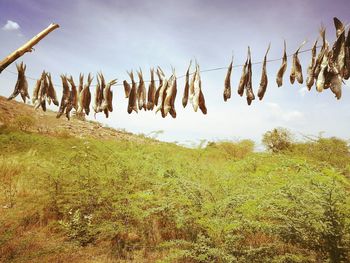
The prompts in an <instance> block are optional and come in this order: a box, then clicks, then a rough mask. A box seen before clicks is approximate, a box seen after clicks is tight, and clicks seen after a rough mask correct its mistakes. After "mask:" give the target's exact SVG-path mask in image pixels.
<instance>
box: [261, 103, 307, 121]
mask: <svg viewBox="0 0 350 263" xmlns="http://www.w3.org/2000/svg"><path fill="white" fill-rule="evenodd" d="M266 105H267V107H268V108H270V110H271V111H272V113H271V114H272V116H273V117H274V118H275V119H280V120H282V121H285V122H291V121H298V120H301V119H303V118H304V114H303V113H302V112H300V111H298V110H284V109H282V108H281V106H280V105H279V104H277V103H274V102H268V103H266Z"/></svg>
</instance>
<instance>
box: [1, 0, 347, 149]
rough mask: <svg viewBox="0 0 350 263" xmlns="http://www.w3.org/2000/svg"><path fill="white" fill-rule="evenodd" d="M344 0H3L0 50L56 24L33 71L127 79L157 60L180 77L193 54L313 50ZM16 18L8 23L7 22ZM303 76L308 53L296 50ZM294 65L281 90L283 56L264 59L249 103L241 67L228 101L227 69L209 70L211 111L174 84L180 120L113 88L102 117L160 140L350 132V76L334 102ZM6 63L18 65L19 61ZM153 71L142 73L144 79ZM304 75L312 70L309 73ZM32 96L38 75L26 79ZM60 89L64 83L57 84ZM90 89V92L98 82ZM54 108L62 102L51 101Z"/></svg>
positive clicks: (224, 59)
mask: <svg viewBox="0 0 350 263" xmlns="http://www.w3.org/2000/svg"><path fill="white" fill-rule="evenodd" d="M349 14H350V5H349V2H348V1H347V0H335V1H324V0H307V1H305V0H293V1H289V0H285V1H277V0H267V1H258V0H256V1H253V0H250V1H209V0H202V1H200V0H189V1H161V0H157V1H135V0H132V1H127V0H125V1H124V0H123V1H111V0H110V1H98V0H86V1H83V0H77V1H66V0H64V1H44V0H38V1H34V0H0V40H1V49H0V57H1V58H3V57H5V56H6V55H8V54H9V53H10V52H12V51H13V50H14V49H16V48H17V47H19V46H20V45H22V44H23V43H24V42H25V41H27V40H28V39H30V38H31V37H32V36H33V35H35V34H36V33H38V32H40V31H41V30H42V29H43V28H45V27H46V26H48V25H49V24H50V23H52V22H55V23H58V24H59V25H60V28H59V29H58V30H56V31H54V32H53V33H51V34H50V35H49V36H48V37H47V38H46V39H44V40H43V41H42V42H40V43H39V44H38V45H37V46H36V47H35V52H33V53H30V54H26V55H25V56H24V57H23V58H22V59H20V60H19V61H21V60H23V61H24V62H25V63H26V64H27V75H28V76H31V77H35V78H37V77H39V76H40V73H41V71H42V70H43V69H45V70H47V71H49V72H51V73H52V75H53V79H54V82H55V83H60V79H59V75H60V74H61V73H67V74H72V75H73V76H74V77H75V78H77V77H78V75H79V73H80V72H83V73H85V74H87V73H89V72H92V73H96V72H97V71H100V70H102V71H103V72H104V74H105V76H106V78H107V79H111V78H118V80H119V81H118V83H122V81H123V80H124V79H127V73H126V70H130V69H134V70H136V69H138V68H139V67H141V68H142V70H143V72H144V73H146V72H147V73H148V69H149V68H150V67H154V66H157V65H159V66H161V67H162V68H163V69H164V71H165V73H166V74H167V75H170V73H171V65H172V66H174V67H175V68H176V72H177V74H178V75H183V74H184V73H185V71H186V69H187V67H188V63H189V60H190V59H192V58H194V57H195V58H196V59H197V60H198V61H199V64H200V66H201V69H209V68H215V67H222V66H227V65H228V64H229V62H230V58H231V53H232V51H233V52H234V64H242V63H243V62H244V61H245V57H246V52H247V46H248V45H250V46H251V49H252V58H253V62H254V61H261V60H262V59H263V56H264V53H265V51H266V48H267V46H268V44H269V43H270V42H271V50H270V53H269V56H268V58H270V59H273V58H279V57H281V56H282V52H283V40H284V39H286V41H287V52H288V54H290V53H293V52H294V51H295V49H296V48H297V47H298V45H300V43H301V42H302V41H303V40H307V41H308V42H307V44H306V45H305V47H304V48H310V47H311V46H312V44H313V42H314V41H315V39H316V38H317V37H318V30H319V28H320V25H321V24H323V25H325V26H326V27H327V39H328V40H329V41H331V42H332V41H333V40H334V38H335V32H334V27H333V17H334V16H336V17H338V18H340V19H341V20H342V21H343V22H344V23H345V24H348V23H349V22H350V17H349ZM8 20H10V21H13V22H15V23H17V25H18V27H17V26H16V25H15V26H14V24H12V25H11V26H10V28H8V27H7V28H6V27H5V25H6V24H7V21H8ZM300 60H301V63H302V65H303V73H304V76H306V68H307V65H308V63H309V60H310V53H309V52H308V53H303V54H300ZM290 62H291V59H289V61H288V69H287V72H286V75H285V77H284V85H283V86H282V87H281V88H277V86H276V82H275V77H276V72H277V70H278V68H279V66H280V62H279V61H278V62H272V63H268V65H267V72H268V77H269V85H268V89H267V92H266V95H265V98H264V100H263V101H258V100H255V101H253V103H252V106H248V105H247V104H246V100H245V98H241V97H239V96H238V95H237V92H236V90H237V85H238V82H239V78H240V74H241V68H234V69H233V72H232V93H233V97H232V98H231V99H230V100H229V101H228V102H224V101H223V98H222V92H223V82H224V78H225V74H226V71H225V70H221V71H213V72H207V73H203V74H202V75H201V77H202V89H203V93H204V96H205V98H206V102H207V108H208V115H206V116H204V115H202V114H201V113H200V112H197V113H194V112H193V110H192V108H190V107H187V108H186V109H183V108H182V105H181V97H182V93H183V87H184V82H183V79H181V80H179V81H178V97H177V100H176V110H177V113H178V114H177V116H178V117H177V118H176V119H175V120H174V119H172V118H170V117H169V118H166V119H163V118H161V116H160V115H159V114H157V115H156V114H155V113H154V112H141V113H139V114H131V115H129V114H127V112H126V108H127V100H126V99H124V94H123V90H122V87H120V86H117V87H114V112H113V113H112V115H111V116H110V118H109V119H105V118H104V115H102V114H101V115H98V117H97V120H98V121H101V122H102V123H105V124H106V125H109V126H112V127H115V128H124V129H126V130H128V131H131V132H134V133H144V134H149V133H150V132H152V131H156V130H164V133H163V134H162V135H160V137H159V139H161V140H165V141H178V142H181V143H188V141H196V140H200V139H207V140H222V139H242V138H249V139H253V140H255V141H257V142H259V141H260V139H261V135H262V134H263V133H264V132H265V131H267V130H269V129H272V128H274V127H278V126H282V127H286V128H289V129H290V130H292V131H293V132H295V133H296V134H318V133H319V132H321V131H322V132H325V135H326V136H339V137H342V138H346V139H348V138H349V131H350V122H349V120H350V87H349V86H350V83H349V82H347V83H346V84H347V85H348V87H345V86H344V87H343V95H342V99H341V100H340V101H337V100H336V99H335V98H334V96H333V94H332V93H331V92H330V91H329V90H326V91H325V92H323V93H317V92H316V90H315V88H313V90H312V91H311V92H305V85H299V84H294V85H291V84H290V83H289V73H290ZM8 70H10V71H16V69H15V65H14V64H13V65H11V66H10V67H9V68H8ZM260 76H261V65H256V66H254V67H253V87H254V91H255V93H256V92H257V89H258V87H259V81H260ZM148 78H149V76H148V74H146V76H145V79H148ZM305 78H306V77H305ZM28 81H29V85H30V93H31V92H32V89H33V86H34V84H35V83H34V81H32V80H28ZM15 82H16V75H13V74H11V73H9V72H8V71H4V72H3V73H2V74H1V75H0V87H1V88H0V90H1V91H0V95H3V96H8V95H9V94H10V93H11V91H12V90H13V87H14V85H15ZM56 89H57V92H58V94H59V95H61V88H60V87H56ZM92 91H93V89H92ZM53 109H54V110H57V109H56V108H53Z"/></svg>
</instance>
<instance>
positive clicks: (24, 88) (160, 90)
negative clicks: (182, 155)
mask: <svg viewBox="0 0 350 263" xmlns="http://www.w3.org/2000/svg"><path fill="white" fill-rule="evenodd" d="M334 25H335V28H336V41H335V42H334V44H333V45H332V47H331V46H330V44H329V43H328V41H327V40H326V30H325V29H324V28H322V29H321V30H320V35H321V39H322V46H321V49H320V51H319V53H318V54H317V43H318V40H316V41H315V42H314V44H313V47H312V50H311V61H310V63H309V65H308V68H307V78H306V86H307V87H308V89H309V90H311V88H312V86H314V85H315V86H316V90H317V91H318V92H322V91H323V90H324V89H328V88H330V89H331V91H332V92H333V93H334V94H335V96H336V98H337V99H340V98H341V88H342V82H343V79H346V80H347V79H349V77H350V30H349V31H348V34H347V36H346V35H345V27H344V25H343V23H342V22H341V21H340V20H339V19H337V18H334ZM304 44H305V41H304V42H303V43H302V44H301V45H300V46H299V47H298V49H297V50H296V51H295V52H294V54H293V55H292V56H293V57H292V66H291V72H290V76H289V80H290V83H291V84H294V83H295V80H296V81H297V82H298V83H300V84H302V83H303V82H304V77H303V72H302V66H301V63H300V61H299V57H298V54H299V51H300V49H301V48H302V47H303V46H304ZM269 50H270V44H269V46H268V48H267V51H266V53H265V56H264V60H263V62H262V74H261V79H260V84H259V88H258V93H257V96H258V98H259V99H260V100H262V99H263V97H264V95H265V93H266V89H267V86H268V77H267V70H266V64H267V55H268V53H269ZM16 67H17V71H18V77H17V82H16V85H15V88H14V91H13V93H12V94H11V96H10V97H9V98H8V99H13V98H15V97H16V96H18V95H19V94H20V95H21V97H22V99H23V101H24V102H26V99H27V98H28V99H29V98H30V97H29V93H28V82H27V80H26V76H25V70H26V66H25V65H24V64H23V62H22V63H20V64H17V65H16ZM191 67H192V61H190V64H189V66H188V69H187V71H186V75H185V86H184V92H183V97H182V105H183V107H184V108H185V107H186V106H187V104H188V102H190V103H191V104H192V107H193V110H194V111H195V112H197V111H198V108H199V109H200V110H201V111H202V113H203V114H207V108H206V105H205V99H204V95H203V92H202V82H201V77H200V67H199V65H198V63H197V61H196V65H195V71H194V73H190V71H191ZM232 68H233V56H232V59H231V62H230V64H229V66H228V70H227V73H226V77H225V80H224V92H223V97H224V101H227V100H228V99H230V98H231V74H232ZM286 70H287V53H286V41H284V51H283V57H282V64H281V66H280V68H279V70H278V72H277V76H276V83H277V86H278V87H281V86H282V85H283V77H284V74H285V72H286ZM127 73H128V75H129V77H130V83H129V82H128V81H127V80H124V81H123V86H124V93H125V98H127V99H128V106H127V112H128V113H129V114H131V113H132V112H136V113H138V112H139V111H141V110H145V111H146V110H148V111H152V110H155V112H156V113H158V112H160V114H161V116H162V117H163V118H165V117H166V116H168V114H169V115H170V116H171V117H173V118H176V109H175V99H176V95H177V77H176V73H175V69H174V68H173V69H172V74H171V76H170V77H169V78H167V77H166V76H165V74H164V72H163V70H162V69H161V68H160V67H157V69H156V70H155V69H153V68H151V69H150V76H151V80H150V83H149V85H148V90H147V88H146V84H145V81H144V77H143V72H142V70H141V69H140V70H139V71H137V77H138V80H137V81H136V80H135V76H134V72H133V71H130V72H127ZM155 74H156V75H157V77H158V81H156V80H155ZM96 79H97V85H96V89H95V97H94V105H93V106H92V108H93V110H94V112H95V116H96V114H97V113H100V112H103V113H104V114H105V116H106V117H107V118H108V116H109V113H110V112H112V111H113V105H112V100H113V91H112V86H114V85H116V83H117V79H113V80H111V81H109V82H106V81H105V78H104V76H103V74H102V73H98V74H97V78H96ZM61 80H62V87H63V94H62V98H61V102H60V103H59V102H58V100H57V97H56V92H55V89H54V86H53V83H52V80H51V74H50V73H47V72H45V71H43V73H42V74H41V76H40V78H39V79H38V80H37V82H36V85H35V88H34V92H33V98H32V103H33V104H34V107H35V109H37V108H39V107H40V108H42V109H43V110H44V111H46V103H48V104H51V102H53V104H54V105H56V106H59V111H58V113H57V118H60V117H61V116H62V115H63V114H65V115H66V117H67V118H68V119H70V116H71V111H72V109H74V110H75V112H76V114H77V115H89V113H90V104H91V96H92V95H91V92H90V86H91V83H92V80H93V77H92V76H91V74H89V75H88V78H87V81H86V83H85V84H84V75H82V74H80V76H79V84H78V87H77V86H76V85H75V82H74V80H73V77H72V76H70V77H67V76H66V75H61ZM157 83H158V86H157ZM237 92H238V94H239V95H240V96H241V97H242V96H243V95H244V94H245V96H246V100H247V103H248V105H251V103H252V101H253V100H255V95H254V91H253V84H252V59H251V49H250V47H248V54H247V59H246V61H245V63H244V65H243V67H242V73H241V77H240V81H239V84H238V90H237Z"/></svg>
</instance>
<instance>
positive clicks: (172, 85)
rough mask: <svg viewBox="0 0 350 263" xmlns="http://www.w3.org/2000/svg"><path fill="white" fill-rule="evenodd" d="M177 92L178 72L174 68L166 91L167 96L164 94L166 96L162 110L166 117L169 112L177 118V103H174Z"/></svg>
mask: <svg viewBox="0 0 350 263" xmlns="http://www.w3.org/2000/svg"><path fill="white" fill-rule="evenodd" d="M176 93H177V87H176V74H175V69H174V68H173V74H172V75H171V77H170V78H169V80H168V85H167V89H166V91H165V96H164V97H165V98H164V103H163V110H162V116H163V118H164V117H166V116H167V114H168V113H169V112H170V114H171V116H172V117H173V118H176V111H175V105H174V102H175V98H176Z"/></svg>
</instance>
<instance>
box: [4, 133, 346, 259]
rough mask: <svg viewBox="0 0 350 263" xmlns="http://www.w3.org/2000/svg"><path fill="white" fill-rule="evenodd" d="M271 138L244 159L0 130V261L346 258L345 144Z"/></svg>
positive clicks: (238, 146) (217, 148) (233, 150)
mask: <svg viewBox="0 0 350 263" xmlns="http://www.w3.org/2000/svg"><path fill="white" fill-rule="evenodd" d="M271 134H273V137H274V138H273V140H275V141H281V140H280V139H281V138H279V132H278V130H277V135H276V134H275V132H274V131H273V132H270V133H267V134H266V135H265V136H264V138H267V137H269V136H270V135H271ZM281 136H282V139H283V140H285V139H286V141H288V143H287V145H288V147H283V149H281V148H278V150H277V151H275V150H273V149H271V151H272V153H269V152H264V153H254V152H253V148H254V144H253V142H252V141H249V140H243V141H239V142H212V143H208V145H207V146H206V147H204V148H198V149H188V148H184V147H180V146H177V145H174V144H169V143H160V142H157V141H153V140H151V139H149V140H148V141H147V143H140V142H139V141H138V140H135V141H131V140H129V141H126V140H125V141H123V140H121V141H106V140H94V139H89V140H81V139H77V138H73V137H70V136H68V135H67V134H63V135H62V136H55V137H54V136H48V135H40V134H36V133H28V132H23V131H17V130H9V129H2V130H1V131H0V149H1V151H0V182H1V185H0V205H1V206H0V262H191V263H197V262H198V263H199V262H222V263H226V262H264V263H265V262H275V263H282V262H284V263H287V262H288V263H290V262H291V263H292V262H349V260H350V255H349V252H350V195H349V193H350V181H349V174H350V173H349V172H350V171H349V168H350V167H349V164H350V153H349V147H348V145H347V143H346V142H344V141H342V140H340V139H337V138H317V139H315V140H309V141H307V142H304V143H301V142H292V141H289V138H291V137H285V134H282V135H281ZM280 150H282V151H280ZM274 152H276V153H274Z"/></svg>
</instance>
